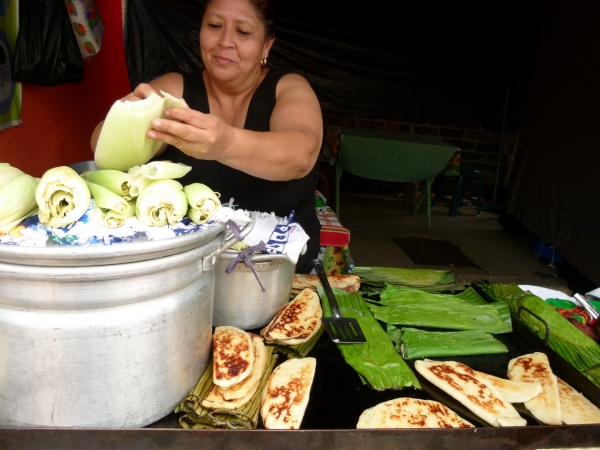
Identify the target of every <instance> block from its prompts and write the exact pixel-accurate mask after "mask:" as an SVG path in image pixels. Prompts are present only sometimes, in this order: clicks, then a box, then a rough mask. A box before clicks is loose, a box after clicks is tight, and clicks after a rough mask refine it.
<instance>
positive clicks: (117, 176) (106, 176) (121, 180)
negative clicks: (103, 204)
mask: <svg viewBox="0 0 600 450" xmlns="http://www.w3.org/2000/svg"><path fill="white" fill-rule="evenodd" d="M81 176H82V178H83V179H84V180H85V181H89V182H90V183H94V184H97V185H100V186H102V187H104V188H106V189H108V190H109V191H111V192H113V193H115V194H117V195H119V196H121V197H123V198H124V199H125V200H126V201H129V200H131V198H132V196H131V195H130V193H129V183H128V182H127V173H125V172H123V171H122V170H112V169H100V170H91V171H89V172H85V173H84V174H82V175H81Z"/></svg>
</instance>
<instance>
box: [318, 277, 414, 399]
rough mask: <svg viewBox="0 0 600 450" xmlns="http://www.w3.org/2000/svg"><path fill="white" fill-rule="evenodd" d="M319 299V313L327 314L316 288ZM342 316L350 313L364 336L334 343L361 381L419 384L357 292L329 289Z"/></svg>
mask: <svg viewBox="0 0 600 450" xmlns="http://www.w3.org/2000/svg"><path fill="white" fill-rule="evenodd" d="M317 290H318V292H319V296H320V297H321V299H322V303H323V317H331V307H330V306H329V301H327V296H326V295H325V291H324V290H323V288H322V287H321V286H319V287H318V288H317ZM333 292H334V295H335V299H336V301H337V303H338V306H339V307H340V311H341V314H342V316H344V317H354V318H355V319H356V320H357V321H358V323H359V325H360V328H361V330H362V332H363V334H364V335H365V338H366V340H367V342H366V344H337V346H338V348H339V349H340V351H341V352H342V355H343V356H344V359H345V360H346V362H347V363H348V364H349V365H350V366H352V368H354V370H356V372H357V373H358V374H359V376H360V378H361V380H362V382H363V383H364V384H367V385H368V386H370V387H371V388H373V389H375V390H378V391H383V390H386V389H404V388H406V387H414V388H417V389H420V388H421V385H420V384H419V381H418V380H417V377H416V375H415V373H414V372H413V371H412V369H411V368H410V367H409V366H408V365H407V364H406V362H405V361H404V360H403V359H402V357H401V356H400V355H399V354H398V353H397V352H396V349H395V348H394V345H393V344H392V342H391V341H390V340H389V338H388V336H387V334H386V332H385V330H384V329H383V328H381V325H380V324H379V323H378V322H377V321H376V320H375V319H374V318H373V315H372V314H371V312H370V311H369V308H368V307H367V304H366V302H365V300H364V299H363V298H362V297H361V295H360V294H351V293H348V292H345V291H342V290H339V289H333Z"/></svg>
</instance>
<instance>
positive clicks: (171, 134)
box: [148, 74, 323, 181]
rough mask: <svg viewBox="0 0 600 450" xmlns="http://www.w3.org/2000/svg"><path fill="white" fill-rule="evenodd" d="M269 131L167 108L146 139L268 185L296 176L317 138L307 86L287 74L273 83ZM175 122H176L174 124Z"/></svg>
mask: <svg viewBox="0 0 600 450" xmlns="http://www.w3.org/2000/svg"><path fill="white" fill-rule="evenodd" d="M276 95H277V102H276V104H275V108H274V110H273V113H272V115H271V121H270V128H271V131H269V132H257V131H249V130H243V129H240V128H234V127H232V126H229V125H227V124H226V123H225V122H224V121H223V120H221V119H220V118H218V117H216V116H214V115H211V114H202V113H200V112H198V111H194V110H191V109H171V110H169V111H168V115H167V117H168V118H169V119H174V120H155V121H153V122H152V126H153V130H150V131H149V132H148V136H149V137H150V138H153V139H158V140H161V141H163V142H165V143H167V144H172V145H174V146H175V147H177V148H179V149H180V150H181V151H183V152H184V153H186V154H188V155H190V156H192V157H194V158H198V159H209V160H217V161H219V162H221V163H223V164H226V165H228V166H230V167H233V168H235V169H238V170H241V171H243V172H246V173H248V174H250V175H253V176H256V177H259V178H264V179H267V180H272V181H287V180H291V179H296V178H302V177H304V176H305V175H306V174H308V173H309V172H310V170H311V169H312V168H313V166H314V164H315V162H316V160H317V157H318V155H319V151H320V148H321V141H322V138H323V119H322V116H321V108H320V106H319V102H318V100H317V96H316V95H315V93H314V91H313V90H312V88H311V87H310V85H309V84H308V82H307V81H306V80H305V79H304V78H303V77H301V76H299V75H294V74H289V75H285V76H284V77H282V78H281V80H280V81H279V83H278V84H277V92H276ZM178 121H181V122H178Z"/></svg>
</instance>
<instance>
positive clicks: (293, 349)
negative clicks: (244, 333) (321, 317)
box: [265, 325, 325, 358]
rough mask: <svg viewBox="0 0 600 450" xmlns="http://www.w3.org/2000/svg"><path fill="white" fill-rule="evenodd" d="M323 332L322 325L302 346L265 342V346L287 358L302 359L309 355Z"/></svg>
mask: <svg viewBox="0 0 600 450" xmlns="http://www.w3.org/2000/svg"><path fill="white" fill-rule="evenodd" d="M324 330H325V327H324V326H323V325H321V327H320V328H319V330H318V331H317V332H316V333H315V334H314V335H313V336H312V337H311V338H310V339H309V340H308V341H306V342H305V343H304V344H299V345H282V344H277V343H270V342H265V345H268V346H272V347H274V348H275V350H277V352H279V353H283V354H284V355H287V357H288V358H304V357H305V356H306V355H308V354H309V353H310V351H311V350H312V348H313V347H314V346H315V344H316V343H317V341H318V340H319V338H320V337H321V335H322V334H323V331H324Z"/></svg>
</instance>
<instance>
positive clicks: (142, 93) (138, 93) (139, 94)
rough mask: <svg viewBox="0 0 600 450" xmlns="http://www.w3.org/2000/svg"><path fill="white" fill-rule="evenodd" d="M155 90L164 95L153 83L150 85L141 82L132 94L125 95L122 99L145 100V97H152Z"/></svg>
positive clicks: (131, 100)
mask: <svg viewBox="0 0 600 450" xmlns="http://www.w3.org/2000/svg"><path fill="white" fill-rule="evenodd" d="M153 92H154V93H155V94H158V95H160V96H161V97H162V95H161V94H160V93H159V92H158V91H157V90H156V89H154V88H153V87H152V86H151V85H149V84H148V83H141V84H138V85H137V87H136V88H135V90H134V91H133V92H132V93H131V94H128V95H126V96H125V97H123V98H122V99H121V101H122V102H124V101H130V102H137V101H139V100H144V99H145V98H148V97H150V94H151V93H153Z"/></svg>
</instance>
